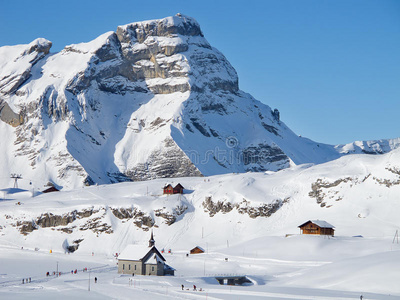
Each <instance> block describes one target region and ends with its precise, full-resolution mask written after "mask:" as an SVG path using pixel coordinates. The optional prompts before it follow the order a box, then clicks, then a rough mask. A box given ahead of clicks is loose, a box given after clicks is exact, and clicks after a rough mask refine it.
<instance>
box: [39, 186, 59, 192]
mask: <svg viewBox="0 0 400 300" xmlns="http://www.w3.org/2000/svg"><path fill="white" fill-rule="evenodd" d="M59 191H60V190H59V189H57V188H56V187H55V186H51V187H49V188H47V189H45V190H44V191H42V193H52V192H59Z"/></svg>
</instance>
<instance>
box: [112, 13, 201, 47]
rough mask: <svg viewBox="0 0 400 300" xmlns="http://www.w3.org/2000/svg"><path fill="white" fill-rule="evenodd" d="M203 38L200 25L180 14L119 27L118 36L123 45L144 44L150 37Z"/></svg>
mask: <svg viewBox="0 0 400 300" xmlns="http://www.w3.org/2000/svg"><path fill="white" fill-rule="evenodd" d="M177 34H179V35H183V36H201V37H203V33H202V32H201V29H200V25H199V24H198V23H197V21H196V20H195V19H193V18H191V17H188V16H185V15H182V14H180V13H178V14H176V15H175V16H172V17H167V18H164V19H158V20H151V21H143V22H135V23H131V24H127V25H124V26H119V27H118V29H117V35H118V38H119V40H120V41H121V42H122V43H126V42H130V41H131V42H139V43H143V42H144V41H145V40H146V39H147V38H148V37H149V36H158V37H172V36H173V35H177Z"/></svg>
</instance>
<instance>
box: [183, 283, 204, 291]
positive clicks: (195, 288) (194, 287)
mask: <svg viewBox="0 0 400 300" xmlns="http://www.w3.org/2000/svg"><path fill="white" fill-rule="evenodd" d="M181 287H182V291H183V290H185V286H184V285H183V284H182V285H181ZM187 290H189V289H187ZM193 291H197V287H196V286H195V285H194V284H193ZM199 291H200V292H202V291H203V289H202V288H200V289H199Z"/></svg>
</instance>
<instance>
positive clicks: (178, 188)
mask: <svg viewBox="0 0 400 300" xmlns="http://www.w3.org/2000/svg"><path fill="white" fill-rule="evenodd" d="M183 189H184V187H183V186H182V184H180V183H178V184H177V185H176V186H175V187H174V194H183Z"/></svg>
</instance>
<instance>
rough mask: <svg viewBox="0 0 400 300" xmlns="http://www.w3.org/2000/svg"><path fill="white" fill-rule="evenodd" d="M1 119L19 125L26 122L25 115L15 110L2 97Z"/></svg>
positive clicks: (0, 102)
mask: <svg viewBox="0 0 400 300" xmlns="http://www.w3.org/2000/svg"><path fill="white" fill-rule="evenodd" d="M0 120H2V121H3V122H5V123H7V124H10V125H11V126H13V127H17V126H19V125H21V124H22V123H23V122H24V116H23V114H21V113H19V114H17V113H15V112H13V110H12V109H11V108H10V106H9V105H8V103H7V102H5V101H3V100H1V99H0Z"/></svg>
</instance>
